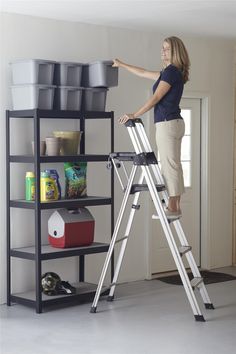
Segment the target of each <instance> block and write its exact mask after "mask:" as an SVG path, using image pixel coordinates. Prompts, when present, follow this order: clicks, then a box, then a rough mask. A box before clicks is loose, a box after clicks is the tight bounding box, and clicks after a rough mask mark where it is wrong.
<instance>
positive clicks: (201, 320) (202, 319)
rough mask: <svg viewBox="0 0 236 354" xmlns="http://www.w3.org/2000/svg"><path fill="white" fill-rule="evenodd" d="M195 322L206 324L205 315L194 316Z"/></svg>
mask: <svg viewBox="0 0 236 354" xmlns="http://www.w3.org/2000/svg"><path fill="white" fill-rule="evenodd" d="M194 317H195V320H196V321H198V322H205V318H204V317H203V315H194Z"/></svg>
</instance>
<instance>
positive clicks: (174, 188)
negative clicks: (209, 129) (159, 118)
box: [155, 119, 185, 197]
mask: <svg viewBox="0 0 236 354" xmlns="http://www.w3.org/2000/svg"><path fill="white" fill-rule="evenodd" d="M155 125H156V144H157V149H158V151H159V154H160V160H161V171H162V175H163V177H164V180H165V184H166V187H167V191H168V194H169V196H170V197H175V196H180V195H181V194H183V193H184V178H183V170H182V165H181V141H182V138H183V136H184V131H185V124H184V120H183V119H173V120H170V121H164V122H159V123H156V124H155Z"/></svg>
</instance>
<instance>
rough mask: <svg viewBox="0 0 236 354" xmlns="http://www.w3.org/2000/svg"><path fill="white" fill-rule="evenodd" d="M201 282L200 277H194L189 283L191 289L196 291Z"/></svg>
mask: <svg viewBox="0 0 236 354" xmlns="http://www.w3.org/2000/svg"><path fill="white" fill-rule="evenodd" d="M202 282H203V278H201V277H196V278H193V279H192V280H191V281H190V283H191V286H192V288H193V289H196V288H197V287H198V285H200V284H201V283H202Z"/></svg>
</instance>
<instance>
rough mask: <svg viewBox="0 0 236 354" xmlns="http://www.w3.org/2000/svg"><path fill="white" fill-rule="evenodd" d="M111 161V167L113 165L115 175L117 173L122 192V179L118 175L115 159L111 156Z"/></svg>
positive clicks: (123, 187) (123, 188)
mask: <svg viewBox="0 0 236 354" xmlns="http://www.w3.org/2000/svg"><path fill="white" fill-rule="evenodd" d="M111 161H112V164H113V167H114V169H115V173H116V175H117V178H118V180H119V182H120V185H121V189H122V190H123V192H124V191H125V186H124V184H123V181H122V179H121V176H120V174H119V171H118V167H117V165H116V161H115V159H114V158H111Z"/></svg>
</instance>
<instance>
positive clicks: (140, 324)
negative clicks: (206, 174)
mask: <svg viewBox="0 0 236 354" xmlns="http://www.w3.org/2000/svg"><path fill="white" fill-rule="evenodd" d="M218 271H223V272H226V273H230V274H234V275H236V268H222V269H220V270H218ZM207 289H208V292H209V295H210V297H211V299H212V302H213V303H214V305H215V310H205V309H204V307H203V306H201V308H202V310H203V314H204V316H205V319H206V322H205V323H202V322H196V321H195V320H194V317H193V314H192V310H191V308H190V305H189V303H188V301H187V298H186V295H185V292H184V289H183V287H182V286H176V285H169V284H166V283H163V282H161V281H159V280H152V281H138V282H133V283H127V284H121V285H119V286H117V289H116V293H115V295H116V296H115V301H114V302H112V303H110V302H107V301H105V300H104V299H103V300H101V301H100V302H99V304H98V309H97V310H98V312H97V313H96V314H90V313H89V310H90V306H91V304H90V303H89V304H83V305H78V306H71V307H66V308H61V309H57V310H52V311H48V312H45V313H43V314H40V315H38V314H36V313H35V312H34V310H32V309H30V308H27V307H24V306H21V305H13V306H11V307H7V306H6V305H2V306H0V353H1V354H52V353H56V352H57V353H60V354H75V353H76V354H131V353H132V354H195V353H198V354H199V353H201V354H223V353H224V354H232V353H235V351H236V281H235V280H233V281H229V282H224V283H217V284H211V285H208V286H207ZM198 295H199V294H198ZM198 299H199V300H200V297H199V296H198ZM199 303H200V301H199Z"/></svg>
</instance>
